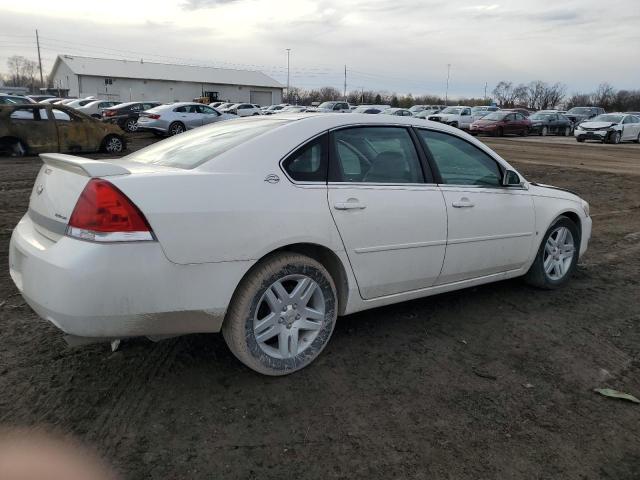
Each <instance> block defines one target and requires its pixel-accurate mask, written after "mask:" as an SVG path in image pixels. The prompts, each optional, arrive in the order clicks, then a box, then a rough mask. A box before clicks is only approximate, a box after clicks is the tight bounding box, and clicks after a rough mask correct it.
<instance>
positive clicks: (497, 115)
mask: <svg viewBox="0 0 640 480" xmlns="http://www.w3.org/2000/svg"><path fill="white" fill-rule="evenodd" d="M507 115H509V114H508V113H504V112H491V113H490V114H489V115H485V116H484V117H482V119H483V120H502V119H503V118H504V117H506V116H507Z"/></svg>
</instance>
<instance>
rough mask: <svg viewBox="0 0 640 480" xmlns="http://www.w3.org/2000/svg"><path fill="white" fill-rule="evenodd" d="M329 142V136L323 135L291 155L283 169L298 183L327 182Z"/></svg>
mask: <svg viewBox="0 0 640 480" xmlns="http://www.w3.org/2000/svg"><path fill="white" fill-rule="evenodd" d="M327 142H328V139H327V135H321V136H320V137H318V138H316V139H314V140H312V141H311V142H309V143H307V144H306V145H304V146H303V147H301V148H299V149H298V150H296V151H295V152H294V153H293V154H291V155H290V156H289V157H288V158H287V159H286V160H285V161H284V162H283V163H282V167H283V168H284V170H285V171H286V172H287V174H289V176H290V177H291V178H292V179H293V180H295V181H297V182H326V181H327Z"/></svg>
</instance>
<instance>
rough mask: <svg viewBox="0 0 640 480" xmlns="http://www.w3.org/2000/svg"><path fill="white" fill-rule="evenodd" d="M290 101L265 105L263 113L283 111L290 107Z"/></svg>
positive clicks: (269, 113)
mask: <svg viewBox="0 0 640 480" xmlns="http://www.w3.org/2000/svg"><path fill="white" fill-rule="evenodd" d="M289 106H290V105H289V104H288V103H281V104H279V105H269V106H268V107H264V108H263V109H262V113H263V114H264V115H273V114H274V113H278V112H281V111H282V110H284V109H285V108H287V107H289Z"/></svg>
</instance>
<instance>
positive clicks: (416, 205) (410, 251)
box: [328, 126, 447, 299]
mask: <svg viewBox="0 0 640 480" xmlns="http://www.w3.org/2000/svg"><path fill="white" fill-rule="evenodd" d="M416 141H417V140H416ZM330 147H331V148H330V150H329V153H330V161H329V166H330V167H329V183H328V202H329V208H330V210H331V213H332V215H333V219H334V221H335V224H336V226H337V228H338V231H339V232H340V236H341V238H342V241H343V244H344V248H345V251H346V253H347V256H348V258H349V261H350V263H351V266H352V268H353V272H354V275H355V277H356V280H357V283H358V288H359V290H360V294H361V296H362V297H363V298H364V299H371V298H376V297H381V296H385V295H393V294H397V293H402V292H407V291H412V290H418V289H422V288H426V287H430V286H431V285H433V284H434V283H435V282H436V280H437V279H438V276H439V274H440V270H441V268H442V262H443V260H444V251H445V243H446V231H447V219H446V207H445V205H444V200H443V197H442V194H441V192H440V191H439V189H438V187H437V185H435V184H433V180H432V176H431V174H430V172H429V171H428V170H426V169H425V164H424V163H423V162H422V161H421V160H420V156H419V155H420V154H419V152H418V150H417V149H416V145H415V143H414V135H413V133H412V132H411V131H410V130H409V129H408V128H404V127H397V126H366V127H364V126H363V127H348V128H342V129H339V130H335V131H332V132H331V135H330Z"/></svg>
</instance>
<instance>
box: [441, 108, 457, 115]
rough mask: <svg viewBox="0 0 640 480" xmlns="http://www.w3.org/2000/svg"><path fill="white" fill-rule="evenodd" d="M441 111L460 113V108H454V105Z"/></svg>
mask: <svg viewBox="0 0 640 480" xmlns="http://www.w3.org/2000/svg"><path fill="white" fill-rule="evenodd" d="M440 113H454V114H456V115H457V114H459V113H460V109H459V108H454V107H447V108H445V109H444V110H442V111H441V112H440Z"/></svg>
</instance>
